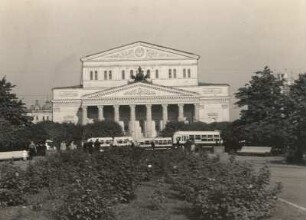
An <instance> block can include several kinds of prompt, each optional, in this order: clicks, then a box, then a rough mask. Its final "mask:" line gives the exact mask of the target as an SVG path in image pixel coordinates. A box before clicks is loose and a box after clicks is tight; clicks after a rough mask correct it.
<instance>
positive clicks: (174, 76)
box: [173, 69, 176, 78]
mask: <svg viewBox="0 0 306 220" xmlns="http://www.w3.org/2000/svg"><path fill="white" fill-rule="evenodd" d="M173 78H176V69H174V70H173Z"/></svg>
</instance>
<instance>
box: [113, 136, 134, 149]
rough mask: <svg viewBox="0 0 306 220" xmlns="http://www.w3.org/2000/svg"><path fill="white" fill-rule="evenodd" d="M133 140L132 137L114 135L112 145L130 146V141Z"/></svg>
mask: <svg viewBox="0 0 306 220" xmlns="http://www.w3.org/2000/svg"><path fill="white" fill-rule="evenodd" d="M133 142H134V140H133V138H132V137H114V142H113V144H114V146H118V147H125V146H126V147H127V146H132V143H133Z"/></svg>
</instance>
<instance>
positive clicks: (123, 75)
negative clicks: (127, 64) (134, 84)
mask: <svg viewBox="0 0 306 220" xmlns="http://www.w3.org/2000/svg"><path fill="white" fill-rule="evenodd" d="M121 77H122V79H125V71H124V70H122V72H121Z"/></svg>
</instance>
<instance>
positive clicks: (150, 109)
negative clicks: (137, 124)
mask: <svg viewBox="0 0 306 220" xmlns="http://www.w3.org/2000/svg"><path fill="white" fill-rule="evenodd" d="M146 108H147V121H152V105H150V104H147V105H146Z"/></svg>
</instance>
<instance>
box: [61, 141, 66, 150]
mask: <svg viewBox="0 0 306 220" xmlns="http://www.w3.org/2000/svg"><path fill="white" fill-rule="evenodd" d="M60 150H61V151H65V150H67V145H66V142H65V141H62V142H61V145H60Z"/></svg>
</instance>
